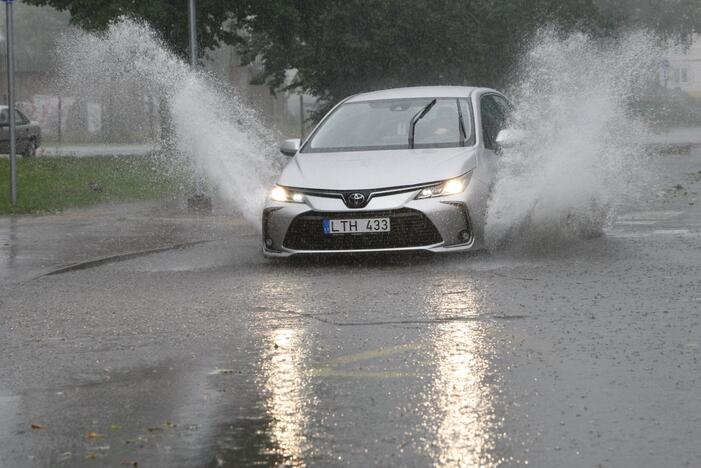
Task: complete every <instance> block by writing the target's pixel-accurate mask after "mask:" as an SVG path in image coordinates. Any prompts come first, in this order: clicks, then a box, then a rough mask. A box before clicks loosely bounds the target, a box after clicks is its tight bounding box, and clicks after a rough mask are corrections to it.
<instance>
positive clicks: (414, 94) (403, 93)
mask: <svg viewBox="0 0 701 468" xmlns="http://www.w3.org/2000/svg"><path fill="white" fill-rule="evenodd" d="M475 91H487V89H486V88H476V87H470V86H413V87H409V88H394V89H383V90H381V91H371V92H369V93H362V94H356V95H354V96H351V97H350V98H348V99H347V100H346V102H362V101H379V100H383V99H407V98H408V99H411V98H457V97H470V96H471V95H472V94H473V93H475ZM489 91H493V90H489Z"/></svg>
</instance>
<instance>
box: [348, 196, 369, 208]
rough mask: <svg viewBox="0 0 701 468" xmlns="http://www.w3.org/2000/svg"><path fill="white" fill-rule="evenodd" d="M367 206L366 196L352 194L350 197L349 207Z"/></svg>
mask: <svg viewBox="0 0 701 468" xmlns="http://www.w3.org/2000/svg"><path fill="white" fill-rule="evenodd" d="M364 204H365V195H364V194H362V193H360V192H355V193H351V194H350V195H348V207H349V208H360V207H362V206H363V205H364Z"/></svg>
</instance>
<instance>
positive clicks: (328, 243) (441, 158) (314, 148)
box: [262, 86, 518, 257]
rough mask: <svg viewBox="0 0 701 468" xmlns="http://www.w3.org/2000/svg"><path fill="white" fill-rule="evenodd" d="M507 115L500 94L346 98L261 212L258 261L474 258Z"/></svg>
mask: <svg viewBox="0 0 701 468" xmlns="http://www.w3.org/2000/svg"><path fill="white" fill-rule="evenodd" d="M510 110H511V105H510V104H509V102H508V100H507V99H506V98H505V97H504V96H503V95H502V94H501V93H499V92H497V91H495V90H492V89H486V88H469V87H453V86H436V87H414V88H401V89H390V90H384V91H375V92H370V93H365V94H358V95H355V96H351V97H349V98H347V99H345V100H344V101H342V102H340V103H339V104H338V105H336V106H335V107H334V108H333V109H332V110H331V111H330V112H329V113H328V114H327V115H326V116H325V117H324V118H323V119H322V120H321V121H320V122H319V124H318V125H317V126H316V128H315V129H314V130H313V131H312V132H311V133H310V134H309V136H308V137H307V138H306V140H305V141H303V142H301V141H300V140H286V141H285V142H284V143H283V144H282V146H281V151H282V152H283V153H284V154H286V155H288V156H291V157H292V159H291V161H290V162H289V163H288V164H287V166H286V167H285V169H284V170H283V172H282V174H281V175H280V178H279V179H278V181H277V184H276V185H275V186H274V187H273V188H272V190H271V192H270V196H269V197H268V200H267V203H266V206H265V208H264V211H263V220H262V221H263V226H262V232H263V251H264V253H265V254H266V255H267V256H271V257H286V256H290V255H295V254H311V253H314V254H319V253H353V252H383V251H406V250H425V251H430V252H456V251H465V250H471V249H475V248H478V247H480V246H481V245H482V242H483V232H484V220H485V212H486V207H487V200H488V197H489V193H490V187H491V185H492V183H493V181H494V177H495V173H496V163H497V158H498V153H499V151H500V148H502V147H505V146H509V145H511V144H514V143H515V142H514V140H515V139H516V135H517V133H518V132H517V131H514V130H511V129H508V128H505V127H506V124H507V122H508V116H509V113H510Z"/></svg>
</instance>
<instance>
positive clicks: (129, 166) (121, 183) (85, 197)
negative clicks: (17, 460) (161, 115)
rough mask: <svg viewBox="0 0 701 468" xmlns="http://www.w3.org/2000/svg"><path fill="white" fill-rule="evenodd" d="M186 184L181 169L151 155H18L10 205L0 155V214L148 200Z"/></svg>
mask: <svg viewBox="0 0 701 468" xmlns="http://www.w3.org/2000/svg"><path fill="white" fill-rule="evenodd" d="M91 186H92V188H91ZM189 186H190V182H189V179H188V177H187V176H186V174H185V173H184V172H183V171H177V170H174V169H172V168H171V167H169V166H168V165H167V164H165V163H163V162H160V161H159V160H158V159H157V158H155V157H152V156H116V157H104V156H94V157H81V158H77V157H43V158H42V157H39V158H18V159H17V205H15V206H11V204H10V195H9V194H10V161H9V159H8V158H3V159H0V215H6V214H20V213H46V212H56V211H61V210H63V209H65V208H69V207H78V206H87V205H93V204H97V203H105V202H123V201H134V200H150V199H155V198H161V197H165V196H173V195H176V194H178V193H184V192H185V191H186V190H187V188H188V187H189Z"/></svg>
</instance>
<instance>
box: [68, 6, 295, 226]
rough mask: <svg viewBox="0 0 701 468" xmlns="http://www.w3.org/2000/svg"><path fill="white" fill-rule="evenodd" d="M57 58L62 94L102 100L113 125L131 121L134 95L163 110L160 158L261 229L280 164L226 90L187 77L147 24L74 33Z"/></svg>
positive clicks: (192, 74)
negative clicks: (194, 175) (188, 171)
mask: <svg viewBox="0 0 701 468" xmlns="http://www.w3.org/2000/svg"><path fill="white" fill-rule="evenodd" d="M57 55H58V62H59V63H58V67H59V76H58V83H57V85H58V86H59V87H60V89H61V90H62V91H63V92H64V93H71V94H73V95H75V96H78V97H79V98H80V99H83V100H88V99H93V100H101V101H103V102H104V101H105V100H107V101H108V102H109V103H110V106H111V107H112V112H111V118H113V119H127V121H129V119H132V120H133V118H134V117H133V115H131V114H130V111H131V109H132V108H133V102H134V96H139V97H141V98H142V102H144V100H156V101H157V102H160V103H161V104H162V105H163V106H164V107H166V108H167V110H168V115H169V118H170V120H171V123H172V128H173V130H174V131H173V132H172V134H171V133H170V132H165V133H164V134H162V135H161V138H162V141H161V146H162V147H163V148H164V149H165V151H164V152H163V155H162V157H163V158H166V159H167V160H168V162H169V163H172V165H173V166H181V167H182V166H186V167H194V169H195V171H196V172H199V173H200V174H203V175H205V176H206V179H207V182H208V184H209V185H213V186H214V187H215V188H216V189H217V191H218V192H219V193H220V194H221V195H223V198H224V200H225V201H226V202H227V203H228V205H229V206H230V208H231V209H232V210H238V211H240V212H241V213H242V214H243V215H244V217H245V218H246V219H248V220H249V221H250V222H251V223H252V224H254V225H255V226H258V225H259V215H260V210H261V207H262V205H263V202H264V200H265V193H266V191H267V190H268V189H269V188H270V186H271V184H272V182H273V181H274V179H275V176H276V174H277V173H278V172H279V170H280V166H281V164H282V162H283V161H282V158H281V157H280V155H279V153H278V152H277V149H276V146H277V145H276V142H277V138H276V136H275V135H274V134H273V132H272V131H270V130H269V129H267V128H266V127H265V126H264V125H263V124H262V123H261V121H260V119H259V118H258V116H257V114H256V112H255V111H254V110H253V109H252V108H250V107H248V106H247V105H245V104H244V103H243V101H242V100H241V98H240V97H239V96H237V95H236V94H235V93H234V92H233V91H232V90H231V89H228V88H227V87H226V86H224V85H223V84H221V83H219V82H217V81H216V79H215V78H214V77H213V76H211V75H210V74H208V73H206V72H204V71H193V70H191V69H190V67H189V66H188V65H187V64H186V63H184V62H183V61H182V60H181V59H179V58H178V57H177V56H176V55H175V54H173V53H172V52H171V51H169V50H168V48H167V47H165V46H164V44H163V43H162V42H161V41H160V40H159V38H158V37H157V35H156V34H155V33H154V31H153V30H152V29H151V28H150V27H149V26H148V25H146V24H143V23H141V22H139V21H135V20H131V19H122V20H120V21H118V22H115V23H114V24H112V25H111V26H110V27H109V28H108V29H107V30H106V31H105V32H104V33H102V34H93V33H88V32H84V31H78V30H74V31H72V32H71V34H68V35H66V36H64V37H62V38H61V39H60V40H59V44H58V54H57ZM137 101H138V100H137ZM129 103H131V104H132V106H131V107H130V106H129V105H128V104H129Z"/></svg>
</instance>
